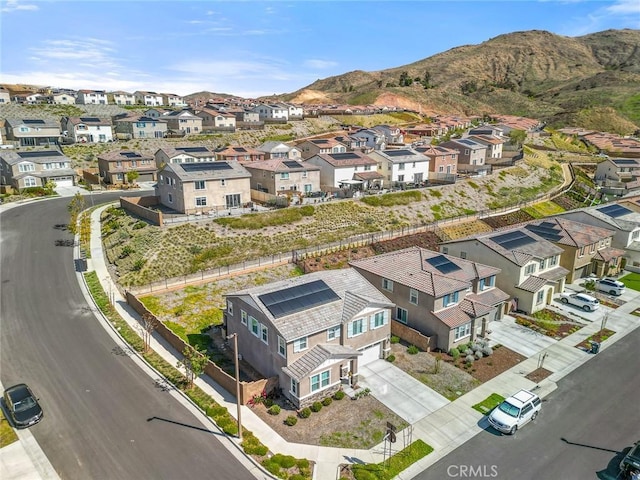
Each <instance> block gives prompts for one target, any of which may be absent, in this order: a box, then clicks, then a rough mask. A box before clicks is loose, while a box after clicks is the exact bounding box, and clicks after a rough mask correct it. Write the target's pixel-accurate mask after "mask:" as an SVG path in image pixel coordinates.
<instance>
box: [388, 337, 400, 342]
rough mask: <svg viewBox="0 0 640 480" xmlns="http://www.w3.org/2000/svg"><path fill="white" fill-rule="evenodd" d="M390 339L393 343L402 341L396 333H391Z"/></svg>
mask: <svg viewBox="0 0 640 480" xmlns="http://www.w3.org/2000/svg"><path fill="white" fill-rule="evenodd" d="M389 341H390V342H391V343H400V337H396V336H395V335H391V338H390V339H389Z"/></svg>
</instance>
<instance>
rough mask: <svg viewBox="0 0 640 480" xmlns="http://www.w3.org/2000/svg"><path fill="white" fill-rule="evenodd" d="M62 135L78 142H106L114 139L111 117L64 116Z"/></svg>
mask: <svg viewBox="0 0 640 480" xmlns="http://www.w3.org/2000/svg"><path fill="white" fill-rule="evenodd" d="M60 128H61V129H62V135H63V136H66V137H69V138H72V139H73V141H74V142H76V143H104V142H111V141H113V131H112V128H111V119H110V118H98V117H62V119H61V120H60Z"/></svg>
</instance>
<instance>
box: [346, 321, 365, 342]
mask: <svg viewBox="0 0 640 480" xmlns="http://www.w3.org/2000/svg"><path fill="white" fill-rule="evenodd" d="M365 331H366V326H365V323H364V322H363V321H362V319H361V318H356V319H355V320H354V321H353V322H351V323H349V331H348V332H347V336H348V337H349V338H351V337H357V336H358V335H362V334H363V333H364V332H365Z"/></svg>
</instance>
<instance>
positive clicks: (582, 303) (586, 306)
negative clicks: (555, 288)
mask: <svg viewBox="0 0 640 480" xmlns="http://www.w3.org/2000/svg"><path fill="white" fill-rule="evenodd" d="M560 301H561V302H562V303H564V304H570V305H574V306H576V307H580V308H582V309H583V310H584V311H585V312H593V311H594V310H597V309H598V308H600V301H599V300H598V299H597V298H595V297H592V296H591V295H587V294H586V293H561V294H560Z"/></svg>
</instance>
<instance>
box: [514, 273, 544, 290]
mask: <svg viewBox="0 0 640 480" xmlns="http://www.w3.org/2000/svg"><path fill="white" fill-rule="evenodd" d="M546 284H547V279H546V278H542V277H537V276H535V275H529V277H527V279H526V280H525V281H524V282H522V283H521V284H520V285H517V286H516V288H519V289H520V290H524V291H525V292H531V293H535V292H537V291H538V290H540V289H541V288H542V287H544V286H545V285H546Z"/></svg>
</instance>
